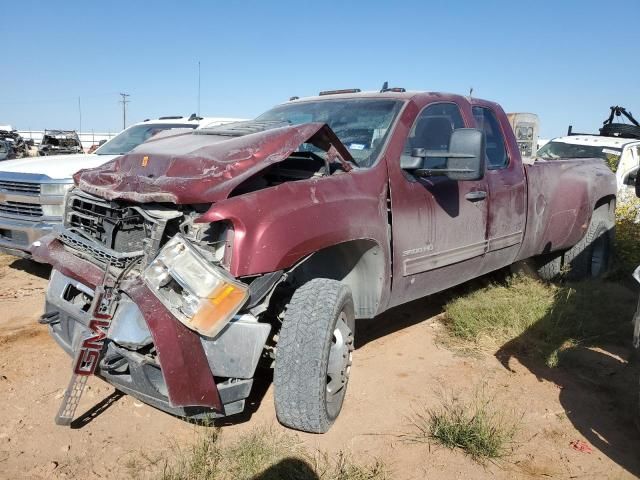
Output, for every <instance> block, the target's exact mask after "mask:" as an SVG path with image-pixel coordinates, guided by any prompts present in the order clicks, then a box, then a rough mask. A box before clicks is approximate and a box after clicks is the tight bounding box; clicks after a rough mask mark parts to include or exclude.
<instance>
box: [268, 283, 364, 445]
mask: <svg viewBox="0 0 640 480" xmlns="http://www.w3.org/2000/svg"><path fill="white" fill-rule="evenodd" d="M354 325H355V316H354V308H353V299H352V297H351V291H350V290H349V288H348V287H347V286H346V285H344V284H342V283H341V282H338V281H336V280H329V279H314V280H311V281H310V282H308V283H306V284H304V285H303V286H302V287H300V288H298V289H297V290H296V291H295V293H294V294H293V297H292V298H291V301H290V303H289V305H288V307H287V311H286V313H285V317H284V321H283V323H282V328H281V330H280V334H279V338H278V344H277V347H276V362H275V369H274V374H273V383H274V388H275V407H276V414H277V416H278V420H279V421H280V423H282V424H283V425H286V426H288V427H291V428H295V429H297V430H302V431H305V432H313V433H324V432H326V431H327V430H329V427H331V425H332V424H333V422H334V420H335V419H336V418H337V416H338V414H339V413H340V410H341V409H342V403H343V401H344V397H345V393H346V391H347V383H348V381H349V374H350V372H351V362H352V352H353V338H354V337H353V332H354Z"/></svg>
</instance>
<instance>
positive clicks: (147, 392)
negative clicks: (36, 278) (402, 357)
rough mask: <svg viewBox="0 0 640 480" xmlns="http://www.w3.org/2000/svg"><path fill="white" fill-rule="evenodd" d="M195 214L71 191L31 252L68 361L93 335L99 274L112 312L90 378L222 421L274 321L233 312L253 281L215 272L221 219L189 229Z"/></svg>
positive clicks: (223, 235) (248, 381) (237, 402)
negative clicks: (44, 278) (61, 219)
mask: <svg viewBox="0 0 640 480" xmlns="http://www.w3.org/2000/svg"><path fill="white" fill-rule="evenodd" d="M197 216H199V212H198V211H197V210H195V209H192V208H188V207H184V208H183V207H178V208H175V209H171V208H167V207H163V206H158V205H153V204H151V205H143V206H137V205H125V204H124V203H118V202H109V201H105V200H102V199H100V198H98V197H95V196H92V195H89V194H86V193H84V192H82V191H79V190H74V191H72V192H71V193H70V194H69V196H68V198H67V211H66V215H65V217H66V218H65V227H63V228H60V229H58V230H57V231H56V232H55V233H54V234H53V235H51V236H49V237H45V239H43V241H42V242H41V243H40V245H39V246H37V247H36V249H35V252H34V255H35V256H36V257H38V258H39V259H40V260H41V261H46V262H49V263H51V264H52V265H53V272H52V274H51V279H50V283H49V288H48V290H47V295H46V312H45V314H44V316H43V319H44V321H45V322H46V323H47V324H48V325H49V328H50V331H51V334H52V335H53V337H54V338H55V340H56V341H57V342H58V343H59V344H60V346H61V347H62V348H63V349H64V350H65V351H66V352H67V353H69V354H70V355H71V356H75V355H76V354H77V352H78V351H79V350H80V349H81V346H82V344H83V342H84V341H85V340H86V339H87V338H90V337H91V335H92V334H93V333H94V332H92V330H91V328H90V323H91V320H92V318H93V315H92V310H91V306H92V303H93V301H94V297H95V296H96V291H97V289H99V288H100V286H101V282H102V280H101V279H102V277H104V272H105V271H107V272H108V274H107V276H108V277H109V278H110V279H112V281H113V282H114V283H115V288H114V290H115V292H114V293H115V296H116V302H115V304H116V305H115V309H114V312H113V319H112V321H111V325H110V327H109V329H108V331H107V335H106V342H105V347H104V350H103V352H102V355H101V358H100V362H99V364H98V366H97V369H96V372H95V373H96V374H97V375H98V376H100V377H101V378H103V379H104V380H106V381H108V382H109V383H111V384H112V385H114V386H115V387H116V388H118V389H119V390H122V391H123V392H125V393H128V394H131V395H133V396H135V397H137V398H139V399H140V400H142V401H144V402H146V403H149V404H151V405H153V406H156V407H158V408H160V409H162V410H165V411H167V412H169V413H172V414H175V415H179V416H185V417H199V416H203V415H206V416H212V415H213V416H222V415H231V414H234V413H238V412H241V411H242V410H243V409H244V401H245V399H246V398H247V396H248V395H249V392H250V390H251V385H252V382H253V380H252V379H253V376H254V372H255V370H256V366H257V364H258V361H259V360H260V357H261V355H262V351H263V347H264V345H265V343H266V341H267V337H268V336H269V333H270V331H271V325H269V324H268V323H261V322H258V320H257V318H256V317H255V316H254V315H252V314H251V313H249V312H244V313H242V314H238V311H239V310H240V308H242V307H243V306H245V305H247V303H248V302H250V301H252V302H253V303H255V301H253V300H255V298H256V291H255V288H254V289H252V284H253V282H251V281H249V283H245V282H244V281H238V280H236V279H234V278H233V277H231V276H230V275H229V274H228V272H227V271H226V270H225V268H224V266H223V265H224V262H225V249H226V244H227V241H228V240H227V239H228V237H229V228H228V226H227V225H225V222H220V223H219V224H207V225H203V224H195V223H194V222H193V220H194V219H195V218H197ZM167 239H168V240H167ZM163 240H164V243H163V245H162V246H160V244H161V242H162V241H163ZM250 280H255V279H250ZM276 280H277V278H276V277H275V276H271V284H272V285H273V284H275V281H276ZM262 283H263V282H262ZM256 286H258V284H256ZM261 291H264V285H261ZM252 295H253V300H250V297H251V296H252Z"/></svg>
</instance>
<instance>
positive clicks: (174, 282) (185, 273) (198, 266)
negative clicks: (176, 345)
mask: <svg viewBox="0 0 640 480" xmlns="http://www.w3.org/2000/svg"><path fill="white" fill-rule="evenodd" d="M144 282H145V283H146V284H147V286H149V288H150V289H151V291H152V292H153V293H154V294H155V295H156V296H157V297H158V299H159V300H160V301H161V302H162V303H163V305H164V306H165V307H167V308H168V309H169V311H170V312H171V313H172V314H173V315H174V316H175V317H176V318H177V319H178V320H179V321H180V322H182V323H183V324H184V325H185V326H187V327H188V328H190V329H192V330H195V331H196V332H198V333H201V334H202V335H205V336H208V337H213V336H215V335H216V334H217V333H218V332H220V330H222V328H223V327H224V326H225V325H226V324H227V323H228V322H229V320H231V319H232V318H233V316H234V315H235V314H236V313H238V310H240V308H241V307H242V305H244V303H245V302H246V301H247V298H248V297H249V288H248V287H247V285H245V284H244V283H242V282H239V281H237V280H236V279H235V278H233V277H231V276H230V275H229V274H228V273H227V272H226V271H225V270H223V269H221V268H218V267H216V266H215V265H213V264H211V263H210V262H208V261H207V260H206V259H205V258H204V257H203V256H202V255H201V254H200V253H199V252H198V251H197V250H196V249H195V248H194V247H193V246H191V245H190V244H189V243H188V241H187V240H185V238H184V237H182V236H181V235H176V236H174V237H173V238H172V239H171V240H169V242H167V244H166V245H165V246H164V247H163V248H162V250H161V251H160V253H159V254H158V256H157V257H156V258H155V259H154V260H153V262H151V264H150V265H149V266H148V267H147V268H146V270H145V272H144Z"/></svg>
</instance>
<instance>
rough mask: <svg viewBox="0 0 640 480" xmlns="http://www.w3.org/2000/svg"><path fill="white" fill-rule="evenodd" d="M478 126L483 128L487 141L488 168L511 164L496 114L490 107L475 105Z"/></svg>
mask: <svg viewBox="0 0 640 480" xmlns="http://www.w3.org/2000/svg"><path fill="white" fill-rule="evenodd" d="M473 117H474V118H475V119H476V126H477V127H478V128H479V129H481V130H482V131H483V132H484V134H485V137H486V142H487V149H486V150H487V168H489V170H492V169H493V170H495V169H498V168H504V167H506V166H507V165H508V164H509V156H508V155H507V147H506V145H505V141H504V136H503V135H502V130H501V129H500V124H499V123H498V119H497V118H496V115H495V114H494V113H493V111H491V110H490V109H488V108H485V107H473Z"/></svg>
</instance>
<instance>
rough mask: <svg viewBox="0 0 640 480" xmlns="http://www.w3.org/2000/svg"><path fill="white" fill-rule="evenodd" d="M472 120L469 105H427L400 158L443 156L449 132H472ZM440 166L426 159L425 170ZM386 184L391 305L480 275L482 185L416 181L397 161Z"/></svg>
mask: <svg viewBox="0 0 640 480" xmlns="http://www.w3.org/2000/svg"><path fill="white" fill-rule="evenodd" d="M465 118H466V119H467V120H466V121H465ZM471 118H472V116H471V112H470V107H469V105H464V106H461V105H459V104H457V103H455V102H442V103H431V104H428V105H427V106H426V107H424V108H423V109H422V111H421V112H420V113H419V114H418V116H417V117H416V119H415V121H414V123H413V126H412V128H411V130H410V132H409V135H408V138H407V139H406V144H405V147H404V150H403V153H402V155H411V152H412V149H414V148H425V149H427V150H439V151H447V150H448V149H449V140H450V138H451V133H452V132H453V130H454V129H456V128H463V127H465V126H471V125H470V124H471ZM443 162H445V159H444V158H426V159H425V168H439V167H440V168H441V167H442V166H443ZM392 169H393V172H392V171H391V170H392ZM390 182H391V184H390V189H391V203H392V213H393V215H392V235H393V261H394V269H393V270H394V279H393V289H394V294H393V297H394V298H393V300H392V304H394V305H398V304H400V303H404V302H407V301H410V300H413V299H416V298H420V297H423V296H425V295H429V294H430V293H434V292H437V291H440V290H444V289H445V288H448V287H451V286H453V285H456V284H459V283H462V282H464V281H466V280H468V279H470V278H473V277H475V276H476V275H477V274H478V272H480V271H481V269H482V266H483V261H484V254H485V252H486V247H487V212H488V205H487V204H488V202H489V197H488V187H487V182H486V180H484V179H481V180H477V181H455V180H451V179H449V178H447V177H445V176H433V177H425V178H418V177H414V176H413V175H411V174H410V173H409V172H407V171H404V170H401V169H400V159H396V160H395V161H394V162H393V166H392V167H391V166H390Z"/></svg>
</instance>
